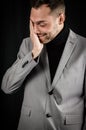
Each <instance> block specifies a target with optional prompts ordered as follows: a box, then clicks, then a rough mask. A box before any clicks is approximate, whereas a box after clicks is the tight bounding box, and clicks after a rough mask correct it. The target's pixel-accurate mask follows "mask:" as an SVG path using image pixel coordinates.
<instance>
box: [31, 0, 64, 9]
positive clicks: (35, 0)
mask: <svg viewBox="0 0 86 130" xmlns="http://www.w3.org/2000/svg"><path fill="white" fill-rule="evenodd" d="M43 4H47V6H48V7H49V8H50V9H51V11H53V10H55V9H57V8H59V7H60V8H61V9H64V10H65V3H64V0H31V7H33V8H39V7H40V6H41V5H43Z"/></svg>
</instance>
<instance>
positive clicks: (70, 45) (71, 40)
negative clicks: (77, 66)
mask: <svg viewBox="0 0 86 130" xmlns="http://www.w3.org/2000/svg"><path fill="white" fill-rule="evenodd" d="M76 42H77V38H76V36H75V34H74V33H73V32H72V31H71V30H70V34H69V37H68V40H67V43H66V45H65V48H64V51H63V54H62V57H61V60H60V62H59V65H58V68H57V71H56V74H55V76H54V79H53V82H52V87H53V86H55V84H56V83H57V82H58V80H59V78H60V76H61V74H62V72H63V70H64V68H65V66H66V64H67V62H68V61H69V59H70V56H71V54H72V52H73V51H74V48H75V46H76Z"/></svg>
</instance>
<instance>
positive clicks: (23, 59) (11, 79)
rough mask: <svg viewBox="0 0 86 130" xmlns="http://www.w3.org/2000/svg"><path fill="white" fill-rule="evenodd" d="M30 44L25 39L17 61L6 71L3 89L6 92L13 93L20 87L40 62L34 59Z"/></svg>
mask: <svg viewBox="0 0 86 130" xmlns="http://www.w3.org/2000/svg"><path fill="white" fill-rule="evenodd" d="M28 44H29V43H27V40H23V43H22V44H21V47H20V50H19V53H18V56H17V60H16V62H15V63H14V64H13V65H12V66H11V67H10V68H9V69H8V70H7V71H6V73H5V75H4V77H3V80H2V85H1V89H2V90H3V91H4V92H5V93H12V92H14V91H15V90H16V89H18V88H19V87H20V86H21V85H22V83H23V81H24V79H25V78H26V76H27V75H28V74H29V73H30V72H31V70H32V69H33V68H34V67H35V66H36V65H37V64H38V62H35V60H34V59H33V57H32V52H31V51H30V50H28V49H29V48H27V46H29V45H28Z"/></svg>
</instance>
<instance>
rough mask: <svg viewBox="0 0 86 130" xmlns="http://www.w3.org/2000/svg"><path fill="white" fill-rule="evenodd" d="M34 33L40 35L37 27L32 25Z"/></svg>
mask: <svg viewBox="0 0 86 130" xmlns="http://www.w3.org/2000/svg"><path fill="white" fill-rule="evenodd" d="M33 28H34V33H36V34H38V33H40V30H39V27H38V26H37V25H35V24H34V27H33Z"/></svg>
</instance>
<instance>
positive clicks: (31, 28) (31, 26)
mask: <svg viewBox="0 0 86 130" xmlns="http://www.w3.org/2000/svg"><path fill="white" fill-rule="evenodd" d="M30 31H31V32H33V24H32V21H31V20H30Z"/></svg>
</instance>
